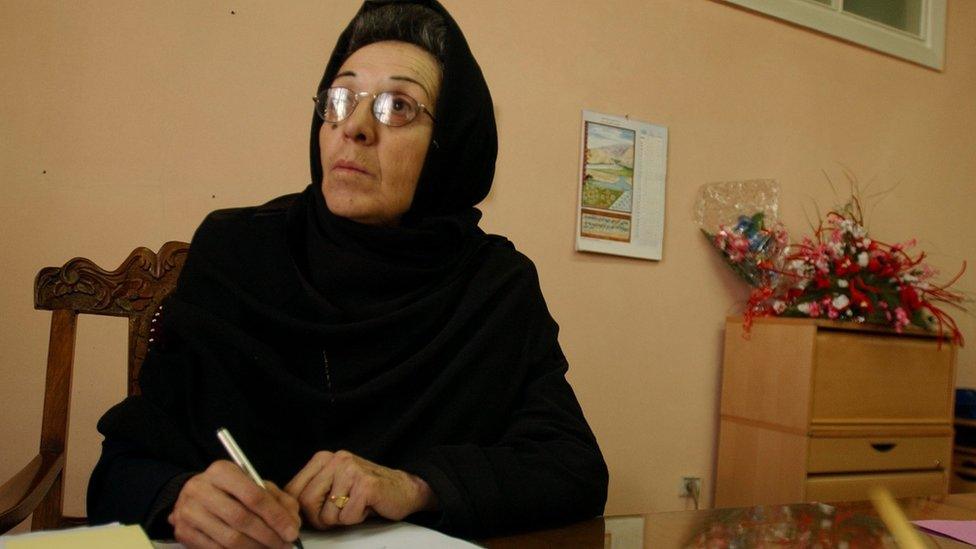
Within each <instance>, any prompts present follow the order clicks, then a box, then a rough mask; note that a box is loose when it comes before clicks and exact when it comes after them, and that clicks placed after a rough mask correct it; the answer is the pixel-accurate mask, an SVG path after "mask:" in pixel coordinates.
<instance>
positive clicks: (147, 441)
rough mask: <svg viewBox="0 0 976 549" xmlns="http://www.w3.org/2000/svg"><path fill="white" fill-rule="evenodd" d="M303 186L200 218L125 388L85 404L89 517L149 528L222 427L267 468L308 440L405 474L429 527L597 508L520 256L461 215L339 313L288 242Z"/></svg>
mask: <svg viewBox="0 0 976 549" xmlns="http://www.w3.org/2000/svg"><path fill="white" fill-rule="evenodd" d="M318 196H321V195H317V194H316V193H314V192H311V190H309V191H306V193H304V194H303V195H290V196H286V197H282V198H281V199H278V200H276V201H273V202H271V203H269V204H266V205H265V206H262V207H257V208H243V209H235V210H223V211H218V212H215V213H213V214H211V215H210V216H209V217H208V218H207V220H206V221H205V222H204V223H203V225H202V226H201V227H200V228H199V229H198V231H197V233H196V235H195V236H194V238H193V242H192V243H191V247H190V255H189V257H188V259H187V263H186V266H185V267H184V270H183V273H182V275H181V277H180V281H179V284H178V287H177V289H176V291H175V292H174V294H173V295H172V296H171V298H170V299H169V300H168V301H167V302H166V304H165V306H164V308H163V310H162V312H161V316H160V317H159V318H160V319H161V321H160V322H157V325H158V326H159V328H158V329H157V337H156V338H154V339H156V342H155V343H154V344H153V346H152V347H151V348H150V351H149V353H148V355H147V358H146V362H145V364H144V365H143V370H142V374H141V377H140V383H141V387H142V390H143V394H142V395H141V396H137V397H130V398H128V399H126V400H125V401H123V402H122V403H121V404H119V405H117V406H116V407H114V408H112V409H111V410H110V411H109V412H108V413H106V414H105V416H104V417H103V418H102V420H101V421H100V422H99V430H100V431H101V432H102V433H103V434H104V435H105V437H106V439H105V443H104V452H103V455H102V458H101V460H100V461H99V462H98V465H97V466H96V468H95V471H94V473H93V475H92V478H91V483H90V486H89V500H88V513H89V517H90V519H91V520H92V521H93V522H96V523H97V522H108V521H116V520H118V521H122V522H142V523H143V524H145V525H146V526H147V527H150V526H151V527H153V529H154V533H156V534H157V535H159V534H164V533H165V515H166V512H167V511H168V509H169V508H170V507H171V506H172V504H173V503H174V502H175V496H176V493H177V492H178V489H179V487H180V486H181V485H182V482H184V481H185V480H186V478H187V477H188V475H189V474H191V473H195V472H199V471H202V470H203V469H204V468H205V467H206V466H207V465H208V464H209V463H210V462H212V461H213V460H216V459H226V455H225V453H224V451H223V449H222V447H221V446H220V444H219V443H218V441H217V438H216V436H215V431H216V429H217V428H219V427H221V426H224V427H228V428H229V429H230V431H231V432H232V433H233V434H234V436H235V437H236V438H237V440H238V442H239V443H240V445H241V447H242V448H244V450H245V452H246V453H247V454H248V456H249V457H250V458H251V461H252V462H253V464H254V466H255V467H256V468H257V470H258V471H260V472H261V474H262V475H263V476H265V477H266V478H268V479H270V480H272V481H274V482H276V483H277V484H279V485H284V484H286V483H287V482H288V481H289V480H290V479H291V478H292V476H293V475H294V474H295V473H297V472H298V470H299V469H300V468H301V467H302V466H304V465H305V463H306V462H307V461H308V459H309V458H310V457H311V456H312V454H314V453H315V452H316V451H318V450H331V451H335V450H339V449H345V450H349V451H351V452H353V453H355V454H358V455H361V456H363V457H365V458H367V459H370V460H372V461H375V462H377V463H380V464H382V465H385V466H388V467H393V468H398V469H403V470H406V471H408V472H410V473H413V474H416V475H418V476H420V477H421V478H423V479H424V480H425V481H427V483H428V484H429V485H430V486H431V488H432V490H433V491H434V493H435V494H436V495H437V497H438V499H439V502H440V508H441V511H440V512H439V513H437V514H436V516H416V517H413V520H417V521H419V522H422V523H425V524H428V525H431V526H433V527H435V528H438V529H441V530H444V531H447V532H452V533H458V534H463V535H481V536H483V535H494V534H500V533H504V532H509V531H513V530H518V529H525V528H534V527H541V526H544V525H552V524H558V523H565V522H569V521H574V520H579V519H584V518H588V517H591V516H595V515H599V514H600V513H602V511H603V504H604V502H605V500H606V489H607V470H606V465H605V464H604V461H603V458H602V456H601V453H600V450H599V448H598V446H597V443H596V440H595V439H594V437H593V434H592V433H591V431H590V429H589V427H588V426H587V424H586V421H585V419H584V418H583V414H582V411H581V410H580V407H579V404H578V403H577V401H576V398H575V396H574V394H573V391H572V389H571V387H570V386H569V384H568V383H567V382H566V379H565V377H564V376H565V373H566V369H567V364H566V359H565V358H564V356H563V353H562V351H561V350H560V348H559V344H558V343H557V339H556V336H557V331H558V327H557V325H556V323H555V322H554V321H553V320H552V318H551V317H550V315H549V313H548V310H547V308H546V305H545V302H544V300H543V298H542V295H541V293H540V290H539V283H538V278H537V275H536V272H535V268H534V266H533V265H532V263H531V261H529V260H528V259H527V258H526V257H525V256H523V255H522V254H520V253H518V252H517V251H515V249H514V247H513V246H512V245H511V243H509V242H508V241H507V240H505V239H503V238H501V237H496V236H488V235H484V234H483V233H480V232H479V233H480V236H476V237H475V236H473V237H471V238H470V239H468V240H474V241H475V242H476V244H473V245H469V246H468V247H469V248H470V249H469V250H468V251H467V252H466V254H467V259H466V260H465V261H463V262H462V263H461V264H460V265H453V266H452V267H451V268H450V269H448V270H447V271H446V273H444V276H445V277H446V279H444V280H436V281H434V282H435V283H434V284H432V285H429V286H430V288H428V289H429V290H430V291H429V292H427V293H426V294H425V295H424V296H423V297H422V298H417V299H414V300H413V301H412V303H411V304H409V305H406V306H403V307H400V308H398V309H397V310H396V311H395V312H393V313H390V314H386V315H384V316H382V317H380V318H374V319H368V320H355V321H348V322H341V321H338V320H336V319H332V318H331V316H333V315H339V317H343V316H344V315H343V314H342V313H341V312H338V313H337V312H335V311H331V312H328V307H326V305H325V304H324V303H321V302H319V300H321V299H322V296H318V295H316V293H315V290H314V289H313V288H311V287H310V285H309V284H308V282H307V281H306V280H305V277H304V276H303V275H302V267H301V266H300V265H298V264H296V261H295V260H294V256H295V255H296V254H298V255H300V252H296V244H295V243H294V242H290V241H289V232H292V233H294V232H295V229H294V228H292V229H289V227H294V226H296V225H297V226H301V225H302V224H301V222H300V221H299V220H300V219H301V217H302V216H303V215H305V212H306V209H307V206H308V205H307V204H305V199H306V198H309V199H317V197H318ZM289 219H291V221H289ZM299 249H301V246H299ZM299 263H300V262H299ZM323 309H325V310H326V311H327V312H325V313H323ZM418 336H422V337H418ZM174 478H176V482H175V483H174V482H171V480H172V479H174ZM167 483H170V486H169V487H168V489H167V490H163V487H164V486H166V485H167ZM174 484H175V486H174ZM161 491H163V493H162V494H161ZM160 500H161V501H160ZM154 519H155V524H154V525H150V524H148V522H149V521H152V520H154ZM160 526H163V528H162V530H160V529H159V527H160Z"/></svg>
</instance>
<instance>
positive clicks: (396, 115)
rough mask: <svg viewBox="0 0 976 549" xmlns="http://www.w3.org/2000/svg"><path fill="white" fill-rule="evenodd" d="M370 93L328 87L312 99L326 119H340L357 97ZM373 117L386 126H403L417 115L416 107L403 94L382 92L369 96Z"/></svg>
mask: <svg viewBox="0 0 976 549" xmlns="http://www.w3.org/2000/svg"><path fill="white" fill-rule="evenodd" d="M371 95H372V94H370V93H367V92H362V93H359V94H356V93H354V92H353V91H352V90H349V89H347V88H329V89H327V90H325V91H323V92H322V93H321V94H320V95H319V97H318V99H317V101H316V102H315V109H316V111H317V112H318V115H319V116H321V117H322V120H325V121H326V122H341V121H343V120H345V119H346V118H348V117H349V115H351V114H352V113H353V111H354V110H355V109H356V105H358V104H359V101H360V98H361V97H365V98H368V97H370V96H371ZM372 110H373V116H374V117H376V120H378V121H379V122H380V123H381V124H386V125H387V126H403V125H404V124H407V123H408V122H410V121H411V120H413V119H414V118H416V117H417V113H418V112H419V110H420V106H419V105H418V104H417V102H416V101H415V100H414V99H413V98H412V97H410V96H409V95H406V94H404V93H399V92H383V93H380V94H378V95H376V98H375V99H373V109H372Z"/></svg>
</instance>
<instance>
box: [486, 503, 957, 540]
mask: <svg viewBox="0 0 976 549" xmlns="http://www.w3.org/2000/svg"><path fill="white" fill-rule="evenodd" d="M899 503H900V504H901V506H902V508H903V509H904V510H905V514H907V515H908V517H909V518H910V519H913V520H920V519H946V520H976V494H956V495H950V496H945V497H929V498H909V499H901V500H899ZM635 524H636V525H637V526H638V531H637V532H636V534H637V536H638V537H636V538H635V537H634V536H633V534H634V533H635V532H633V530H634V526H635ZM621 526H623V528H621ZM923 536H925V537H927V538H928V539H930V540H933V544H932V546H933V547H969V546H968V545H966V544H964V543H961V542H957V541H955V540H951V539H949V538H943V537H940V536H934V535H927V534H924V533H923ZM625 538H627V539H625ZM804 540H807V545H804ZM733 541H734V542H736V544H735V545H734V546H736V547H804V546H813V544H814V543H815V542H816V541H820V542H821V544H820V546H821V547H837V546H838V544H839V542H841V541H847V542H848V543H849V546H850V547H858V548H860V547H894V546H895V545H894V542H893V540H891V538H890V535H889V534H888V533H887V529H886V528H885V527H884V525H883V524H882V523H881V520H880V519H879V518H878V515H877V513H876V512H875V511H874V508H873V507H872V506H871V504H870V503H869V502H854V503H837V504H833V505H829V506H828V505H821V504H816V503H798V504H792V505H767V506H762V507H743V508H732V509H707V510H703V511H678V512H672V513H650V514H646V515H634V516H629V517H602V518H598V519H593V520H589V521H586V522H581V523H577V524H573V525H570V526H566V527H564V528H556V529H553V530H544V531H539V532H531V533H527V534H521V535H517V536H510V537H505V538H495V539H490V540H485V541H483V542H482V543H484V544H485V545H487V546H488V547H489V548H491V549H508V548H513V549H515V548H519V549H522V548H527V549H541V548H550V547H552V548H556V547H578V548H581V549H587V548H593V549H605V548H606V549H609V548H611V547H612V548H613V549H618V548H621V547H622V548H625V549H631V548H635V549H636V548H639V547H653V548H658V547H660V548H664V549H668V548H672V547H730V546H733V545H732V544H731V543H730V542H733Z"/></svg>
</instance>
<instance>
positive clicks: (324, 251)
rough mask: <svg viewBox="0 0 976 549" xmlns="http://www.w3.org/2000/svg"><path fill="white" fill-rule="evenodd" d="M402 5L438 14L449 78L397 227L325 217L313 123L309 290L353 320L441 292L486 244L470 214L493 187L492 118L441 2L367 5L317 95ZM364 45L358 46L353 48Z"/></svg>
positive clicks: (304, 236)
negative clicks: (382, 13) (390, 10)
mask: <svg viewBox="0 0 976 549" xmlns="http://www.w3.org/2000/svg"><path fill="white" fill-rule="evenodd" d="M406 4H414V5H418V6H423V7H426V8H428V9H430V10H432V11H433V12H436V13H437V14H438V15H440V16H441V17H442V18H443V23H444V27H445V30H446V32H445V36H444V38H445V44H444V51H443V52H441V55H439V56H438V57H439V58H438V61H439V62H440V63H441V65H442V67H441V69H442V75H443V76H442V82H441V85H440V87H439V89H440V92H439V93H438V96H437V99H436V101H437V103H436V107H435V109H434V111H435V112H436V113H437V121H436V122H435V123H434V130H433V143H432V144H431V145H430V146H429V147H428V150H427V157H426V159H425V161H424V167H423V169H422V171H421V174H420V179H419V181H418V183H417V187H416V189H417V190H416V194H415V196H414V199H413V202H412V204H411V207H410V210H409V212H407V214H406V215H404V216H403V219H402V220H401V225H400V226H398V227H379V226H367V225H362V224H360V223H356V222H353V221H349V220H347V219H344V218H341V217H338V216H336V215H334V214H333V213H332V212H331V211H330V210H329V208H328V207H327V205H326V202H325V199H324V197H323V195H322V189H321V183H322V177H323V173H322V159H321V154H320V148H319V132H320V130H321V128H322V124H323V122H322V119H321V118H320V117H319V116H318V115H317V114H315V112H314V111H313V113H312V131H311V138H310V149H309V152H310V164H311V173H312V182H311V186H310V188H309V189H308V190H306V193H305V194H304V195H303V199H304V200H303V202H305V206H306V212H305V215H304V223H305V225H304V231H301V230H299V231H296V232H295V233H294V240H296V241H304V246H305V250H304V256H305V258H306V260H307V263H306V264H305V265H304V267H305V268H306V269H307V276H308V279H309V281H310V283H311V284H312V285H313V286H314V288H315V289H316V290H317V291H318V293H319V294H321V296H323V297H324V299H325V300H327V301H328V302H329V304H330V305H331V306H334V307H335V308H336V309H338V311H337V312H339V313H342V314H344V315H345V316H346V317H347V318H349V319H355V320H361V319H365V318H375V317H377V316H382V315H384V314H389V313H392V312H394V311H396V310H398V309H400V308H401V307H402V306H403V305H404V304H405V303H411V302H416V301H417V299H418V298H422V296H423V294H425V293H430V292H431V291H436V286H437V284H439V283H442V281H443V280H445V279H446V278H450V277H449V275H450V273H451V272H452V271H456V270H457V269H459V268H462V267H463V265H464V263H465V262H466V261H467V260H468V259H470V257H471V256H472V253H473V251H474V250H475V249H476V248H477V247H478V246H479V245H480V240H481V239H482V238H483V236H484V235H483V233H481V231H480V230H478V228H477V225H478V220H479V219H480V218H481V213H480V212H478V211H477V210H476V209H475V208H474V205H475V204H477V203H478V202H480V201H481V200H482V199H484V197H485V196H486V195H487V194H488V191H489V189H490V188H491V183H492V179H493V177H494V172H495V157H496V154H497V150H498V137H497V132H496V129H495V115H494V110H493V107H492V101H491V94H490V92H489V91H488V85H487V83H486V82H485V79H484V76H483V75H482V73H481V68H480V67H479V66H478V63H477V61H476V60H475V59H474V56H473V55H472V54H471V50H470V49H469V48H468V43H467V41H466V40H465V38H464V35H463V34H462V33H461V29H460V28H459V27H458V26H457V23H455V22H454V20H453V19H452V18H451V16H450V14H448V13H447V11H446V10H445V9H444V7H443V6H441V5H440V4H439V3H438V2H437V1H436V0H415V1H406V0H367V1H366V2H365V3H364V4H363V6H362V7H361V8H360V9H359V12H358V13H357V14H356V17H355V18H354V19H353V20H352V21H351V22H350V23H349V25H348V26H347V27H346V30H345V31H343V33H342V34H341V35H340V37H339V40H338V42H337V43H336V46H335V49H334V50H333V52H332V55H331V56H330V57H329V62H328V64H327V66H326V68H325V74H324V75H323V76H322V79H321V81H320V82H319V87H318V92H321V91H323V90H325V89H326V88H328V87H329V86H331V85H332V81H333V80H334V79H335V75H336V74H337V73H338V72H339V69H340V68H341V66H342V64H343V63H344V62H345V61H346V59H347V58H348V57H349V55H351V54H352V53H353V51H350V40H351V38H352V36H353V35H354V29H355V27H356V20H357V19H359V18H360V17H361V16H362V15H363V14H364V13H366V12H368V11H370V10H375V9H381V8H384V7H387V6H394V5H406ZM365 45H367V43H364V42H363V41H362V40H360V41H359V42H358V43H357V46H358V47H362V46H365ZM417 45H418V46H421V47H423V45H422V44H417ZM434 143H436V144H434Z"/></svg>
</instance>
